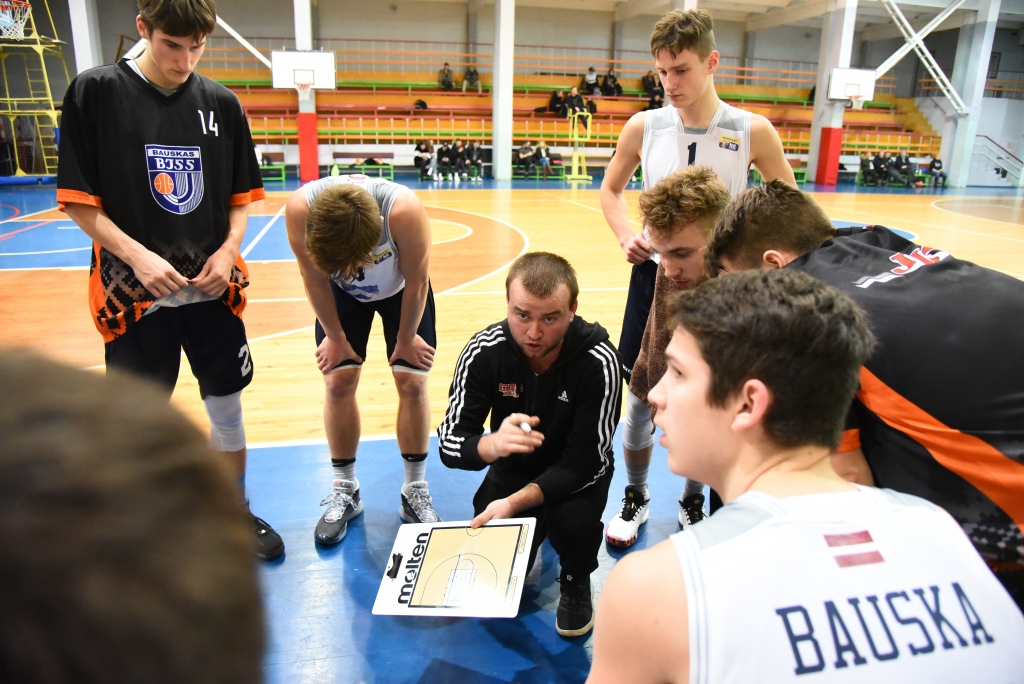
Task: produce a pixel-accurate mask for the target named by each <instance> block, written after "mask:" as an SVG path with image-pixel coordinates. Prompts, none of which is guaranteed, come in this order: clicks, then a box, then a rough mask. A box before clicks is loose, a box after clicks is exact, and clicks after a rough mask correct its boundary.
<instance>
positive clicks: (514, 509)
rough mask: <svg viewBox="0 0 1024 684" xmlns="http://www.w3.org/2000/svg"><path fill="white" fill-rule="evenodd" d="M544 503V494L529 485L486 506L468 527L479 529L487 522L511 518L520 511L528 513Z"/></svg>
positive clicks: (534, 485)
mask: <svg viewBox="0 0 1024 684" xmlns="http://www.w3.org/2000/svg"><path fill="white" fill-rule="evenodd" d="M542 503H544V492H543V490H541V488H540V487H538V486H537V485H536V484H534V483H532V482H531V483H530V484H528V485H526V486H525V487H523V488H522V489H520V490H519V491H518V492H516V493H515V494H513V495H511V496H507V497H505V498H504V499H496V500H494V501H492V502H491V503H489V504H487V508H485V509H484V510H483V512H482V513H481V514H480V515H478V516H476V517H475V518H473V520H472V522H470V523H469V526H470V527H480V526H481V525H484V524H485V523H487V521H489V520H504V519H507V518H511V517H513V516H514V515H515V514H516V513H519V512H520V511H528V510H530V509H531V508H535V507H537V506H540V505H541V504H542Z"/></svg>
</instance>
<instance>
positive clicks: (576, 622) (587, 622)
mask: <svg viewBox="0 0 1024 684" xmlns="http://www.w3.org/2000/svg"><path fill="white" fill-rule="evenodd" d="M558 581H559V582H560V583H561V585H562V586H561V587H560V588H559V591H560V592H561V596H560V597H559V598H558V612H557V613H555V631H557V632H558V633H559V634H561V635H562V636H564V637H578V636H583V635H584V634H586V633H587V632H589V631H590V630H592V629H593V628H594V597H593V594H591V592H590V575H587V576H585V577H576V576H574V575H567V574H565V573H562V575H561V577H559V578H558Z"/></svg>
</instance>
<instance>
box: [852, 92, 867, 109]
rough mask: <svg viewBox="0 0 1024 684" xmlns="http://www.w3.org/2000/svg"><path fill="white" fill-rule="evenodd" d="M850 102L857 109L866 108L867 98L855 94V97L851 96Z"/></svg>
mask: <svg viewBox="0 0 1024 684" xmlns="http://www.w3.org/2000/svg"><path fill="white" fill-rule="evenodd" d="M850 102H851V104H852V105H853V108H854V109H857V110H860V109H864V102H865V100H864V98H863V97H860V96H858V95H854V96H853V97H851V98H850Z"/></svg>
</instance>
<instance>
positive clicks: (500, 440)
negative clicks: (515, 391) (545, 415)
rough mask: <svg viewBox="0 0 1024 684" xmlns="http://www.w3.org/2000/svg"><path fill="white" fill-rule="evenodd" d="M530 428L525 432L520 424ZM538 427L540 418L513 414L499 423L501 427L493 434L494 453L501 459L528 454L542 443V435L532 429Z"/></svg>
mask: <svg viewBox="0 0 1024 684" xmlns="http://www.w3.org/2000/svg"><path fill="white" fill-rule="evenodd" d="M523 423H526V424H527V425H529V426H530V431H529V432H527V431H526V430H524V429H523V428H522V424H523ZM538 425H540V418H538V417H537V416H528V415H526V414H525V413H513V414H512V415H510V416H508V417H507V418H505V420H503V421H501V427H500V428H498V431H497V432H496V433H494V447H495V451H496V452H497V453H498V454H499V455H500V456H502V457H504V456H509V455H511V454H529V453H531V452H532V451H533V450H534V449H536V448H537V447H539V446H540V445H541V444H543V443H544V434H543V433H541V432H537V430H535V429H534V428H536V427H537V426H538Z"/></svg>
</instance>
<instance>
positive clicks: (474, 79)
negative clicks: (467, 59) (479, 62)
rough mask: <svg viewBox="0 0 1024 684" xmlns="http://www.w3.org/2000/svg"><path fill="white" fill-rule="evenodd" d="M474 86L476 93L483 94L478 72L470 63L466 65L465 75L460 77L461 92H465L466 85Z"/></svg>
mask: <svg viewBox="0 0 1024 684" xmlns="http://www.w3.org/2000/svg"><path fill="white" fill-rule="evenodd" d="M467 85H468V86H469V87H470V88H476V92H477V94H483V92H484V86H483V84H482V83H480V73H479V72H478V71H477V70H476V67H475V66H473V65H472V64H470V65H469V66H468V67H466V75H465V76H463V77H462V92H466V86H467Z"/></svg>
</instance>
